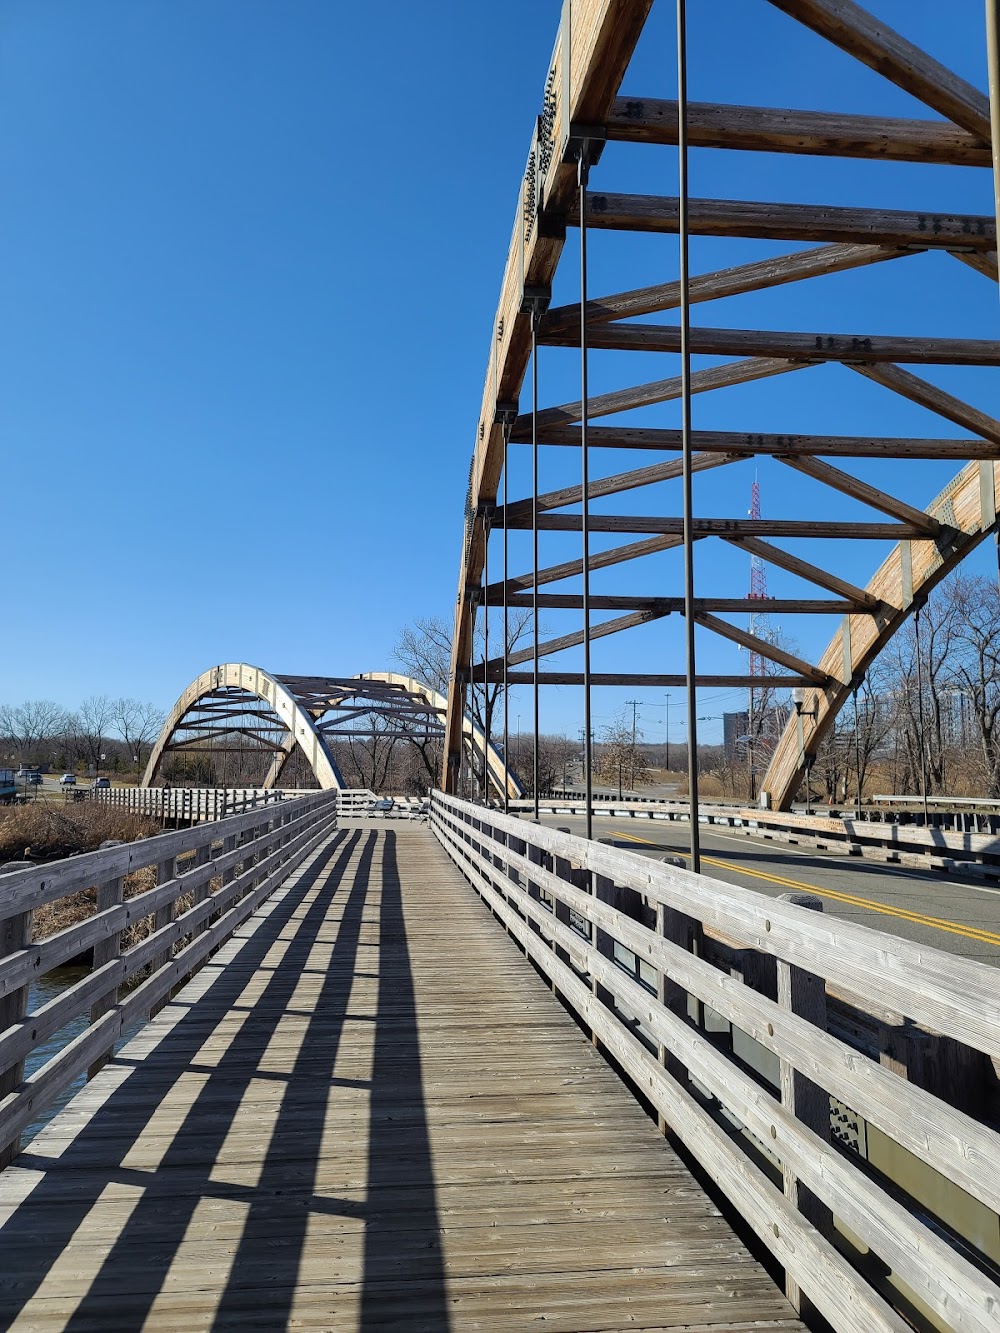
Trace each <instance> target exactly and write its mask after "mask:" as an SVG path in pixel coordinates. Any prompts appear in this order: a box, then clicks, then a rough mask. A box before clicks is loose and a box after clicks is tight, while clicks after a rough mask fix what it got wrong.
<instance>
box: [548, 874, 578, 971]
mask: <svg viewBox="0 0 1000 1333" xmlns="http://www.w3.org/2000/svg"><path fill="white" fill-rule="evenodd" d="M552 873H553V874H554V875H556V876H557V877H558V878H559V879H560V880H561V881H562V883H564V884H572V883H573V865H572V862H570V861H568V860H567V859H566V858H565V857H564V856H553V858H552ZM553 897H554V901H553V904H552V913H553V915H554V916H555V919H556V920H557V921H558V922H560V924H561V925H564V926H566V927H567V929H569V928H570V926H571V922H570V918H569V907H568V906H567V904H566V903H565V902H563V900H562V899H561V898H559V897H557V896H555V895H553ZM554 947H555V951H556V957H557V958H558V959H559V961H560V962H561V963H565V964H566V965H567V966H572V959H571V958H570V955H569V950H568V949H564V948H563V947H562V946H561V945H559V944H556V945H555V946H554ZM558 989H559V988H558V987H557V986H556V982H555V977H553V978H552V990H553V991H554V992H556V993H558Z"/></svg>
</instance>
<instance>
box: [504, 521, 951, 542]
mask: <svg viewBox="0 0 1000 1333" xmlns="http://www.w3.org/2000/svg"><path fill="white" fill-rule="evenodd" d="M581 523H582V519H581V516H580V515H579V514H539V516H538V527H539V530H546V531H550V532H579V531H580V530H581ZM692 523H693V525H694V531H695V532H696V533H697V534H698V535H699V536H701V537H735V536H741V535H742V536H747V537H821V538H827V537H849V538H854V539H863V540H867V541H893V542H895V541H900V540H901V539H903V538H906V537H926V536H927V534H926V532H924V530H923V528H918V527H917V526H916V525H915V524H913V523H846V522H826V521H818V520H813V519H798V518H695V519H692ZM509 526H510V527H511V528H522V529H523V528H526V527H530V526H531V524H530V520H528V521H527V522H525V521H524V520H520V521H518V522H513V523H511V524H510V525H509ZM590 530H591V532H662V533H664V534H670V535H671V536H680V535H681V532H682V530H683V520H682V519H679V518H667V517H665V516H664V515H662V514H591V515H590Z"/></svg>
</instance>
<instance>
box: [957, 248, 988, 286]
mask: <svg viewBox="0 0 1000 1333" xmlns="http://www.w3.org/2000/svg"><path fill="white" fill-rule="evenodd" d="M953 253H954V258H955V259H958V260H961V262H962V263H963V264H967V265H968V266H969V268H974V269H975V270H976V272H977V273H981V274H982V275H983V277H984V278H989V280H990V282H996V281H997V256H996V251H995V250H994V252H993V253H992V254H991V255H987V254H965V253H964V252H962V251H960V250H955V251H954V252H953Z"/></svg>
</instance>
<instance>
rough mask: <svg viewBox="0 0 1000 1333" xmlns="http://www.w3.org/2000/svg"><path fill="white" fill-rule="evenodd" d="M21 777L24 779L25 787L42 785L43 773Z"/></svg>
mask: <svg viewBox="0 0 1000 1333" xmlns="http://www.w3.org/2000/svg"><path fill="white" fill-rule="evenodd" d="M21 777H22V778H24V782H25V786H28V787H40V786H41V785H42V775H41V773H22V774H21Z"/></svg>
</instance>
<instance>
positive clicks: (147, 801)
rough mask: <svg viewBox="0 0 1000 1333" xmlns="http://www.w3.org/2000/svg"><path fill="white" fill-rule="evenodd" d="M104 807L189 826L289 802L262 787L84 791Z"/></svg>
mask: <svg viewBox="0 0 1000 1333" xmlns="http://www.w3.org/2000/svg"><path fill="white" fill-rule="evenodd" d="M83 790H84V791H85V792H86V794H89V795H90V796H91V797H92V798H93V799H94V800H95V801H98V802H99V803H100V804H101V805H109V806H111V807H112V808H113V809H116V810H128V811H129V812H130V813H132V814H135V815H151V816H152V817H153V818H154V819H176V820H182V821H184V822H185V823H188V824H196V823H199V822H201V821H203V820H214V819H225V817H226V816H227V815H239V814H243V812H244V811H246V810H256V809H258V807H260V806H262V805H273V804H274V802H275V801H281V800H285V799H287V798H288V796H289V795H294V793H288V792H284V791H265V790H264V789H263V788H261V787H170V788H163V787H98V788H96V789H95V788H88V789H83Z"/></svg>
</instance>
